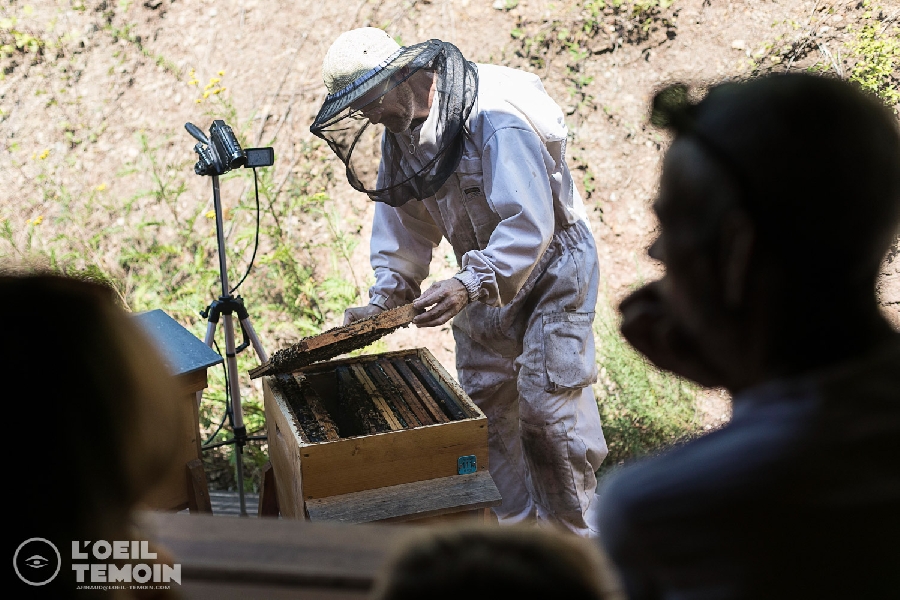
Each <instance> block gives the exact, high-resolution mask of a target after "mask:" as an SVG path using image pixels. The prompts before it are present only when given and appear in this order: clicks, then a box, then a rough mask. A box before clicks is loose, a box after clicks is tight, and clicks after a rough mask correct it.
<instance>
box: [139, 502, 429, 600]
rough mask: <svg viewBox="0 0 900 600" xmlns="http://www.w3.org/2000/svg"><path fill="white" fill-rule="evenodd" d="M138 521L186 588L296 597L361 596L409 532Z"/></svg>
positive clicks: (284, 523)
mask: <svg viewBox="0 0 900 600" xmlns="http://www.w3.org/2000/svg"><path fill="white" fill-rule="evenodd" d="M137 521H138V525H139V526H140V528H141V531H146V532H150V533H149V534H148V535H151V536H152V539H153V540H154V541H156V542H159V544H160V545H161V546H163V547H164V548H166V550H168V551H169V552H171V553H172V555H173V556H174V557H175V558H176V562H177V563H179V564H181V565H182V571H181V572H182V583H183V584H184V585H185V588H186V589H187V586H188V585H196V584H202V583H209V584H212V583H216V584H221V585H226V584H233V585H250V584H258V585H265V584H267V585H273V586H291V587H296V588H297V589H298V594H297V595H295V596H294V597H296V598H303V597H305V596H303V595H300V594H299V592H304V591H306V590H309V589H312V590H315V589H326V590H328V589H331V590H336V591H338V590H361V591H365V590H368V589H369V588H370V587H371V585H372V582H373V581H374V578H375V577H376V575H377V574H378V573H379V572H380V571H381V569H382V568H384V565H385V563H386V560H387V558H388V555H389V552H390V551H391V550H392V549H393V548H394V547H395V545H396V544H397V543H399V542H400V541H401V540H402V539H404V538H405V537H406V536H408V535H410V533H412V531H413V529H414V528H412V527H409V526H404V525H402V524H397V525H394V526H391V527H385V526H379V525H357V526H353V527H348V526H346V525H340V524H337V523H309V522H304V521H291V520H285V519H224V518H220V517H213V516H208V515H185V514H172V513H161V512H142V513H139V514H138V515H137ZM185 597H193V596H188V595H187V594H186V595H185ZM250 597H257V598H267V597H268V596H266V595H265V594H261V595H257V596H247V598H250Z"/></svg>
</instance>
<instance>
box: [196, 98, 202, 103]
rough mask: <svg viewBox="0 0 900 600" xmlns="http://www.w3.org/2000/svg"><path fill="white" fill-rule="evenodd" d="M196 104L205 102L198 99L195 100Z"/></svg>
mask: <svg viewBox="0 0 900 600" xmlns="http://www.w3.org/2000/svg"><path fill="white" fill-rule="evenodd" d="M194 102H196V103H197V104H200V103H202V102H203V98H197V99H196V100H194Z"/></svg>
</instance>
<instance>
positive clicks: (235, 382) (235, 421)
mask: <svg viewBox="0 0 900 600" xmlns="http://www.w3.org/2000/svg"><path fill="white" fill-rule="evenodd" d="M222 319H224V325H225V362H226V363H227V364H228V389H229V390H230V392H231V414H232V422H231V424H232V429H233V430H234V442H235V443H234V462H235V468H236V470H237V488H238V495H239V496H240V499H241V516H242V517H246V516H247V504H246V501H245V499H244V460H243V455H244V443H245V442H246V439H247V429H246V427H244V413H243V410H242V406H241V385H240V381H239V379H238V368H237V356H235V353H234V349H235V344H234V321H233V319H232V316H231V315H222Z"/></svg>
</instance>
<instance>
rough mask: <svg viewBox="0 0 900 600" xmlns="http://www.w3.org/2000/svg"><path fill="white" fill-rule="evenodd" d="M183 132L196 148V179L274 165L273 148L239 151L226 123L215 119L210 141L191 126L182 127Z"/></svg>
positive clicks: (210, 131) (237, 144)
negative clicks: (186, 133)
mask: <svg viewBox="0 0 900 600" xmlns="http://www.w3.org/2000/svg"><path fill="white" fill-rule="evenodd" d="M184 128H185V129H187V132H188V133H189V134H191V135H192V136H193V137H194V139H196V140H197V142H198V144H196V145H195V146H194V152H196V153H197V156H199V159H198V160H197V164H195V165H194V173H196V174H197V175H224V174H225V173H227V172H228V171H231V170H232V169H239V168H240V167H244V168H247V169H255V168H257V167H271V166H272V165H273V164H275V150H273V149H272V148H247V149H246V150H244V149H242V148H241V145H240V143H238V141H237V138H236V137H235V135H234V131H232V130H231V127H229V126H228V125H226V124H225V121H223V120H221V119H216V120H215V121H213V124H212V125H211V126H210V128H209V137H207V136H206V135H204V134H203V132H202V131H200V128H199V127H197V126H196V125H194V124H193V123H185V124H184Z"/></svg>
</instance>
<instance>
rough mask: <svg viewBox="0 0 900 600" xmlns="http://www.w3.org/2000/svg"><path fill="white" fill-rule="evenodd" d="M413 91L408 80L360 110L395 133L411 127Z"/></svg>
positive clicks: (374, 122) (372, 121)
mask: <svg viewBox="0 0 900 600" xmlns="http://www.w3.org/2000/svg"><path fill="white" fill-rule="evenodd" d="M413 110H414V103H413V93H412V90H411V89H410V88H409V85H408V84H407V83H406V82H403V83H401V84H400V85H397V86H395V87H394V88H392V89H391V90H390V91H388V92H386V93H382V94H381V95H379V97H378V98H377V99H374V100H372V101H371V102H369V103H368V104H366V105H365V106H362V107H361V108H360V112H362V114H363V115H364V116H365V117H366V118H367V119H369V122H371V123H373V124H376V125H378V124H383V125H384V126H385V127H387V128H388V129H389V130H390V131H392V132H393V133H401V132H404V131H406V130H407V129H409V126H410V124H411V123H412V120H413Z"/></svg>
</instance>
